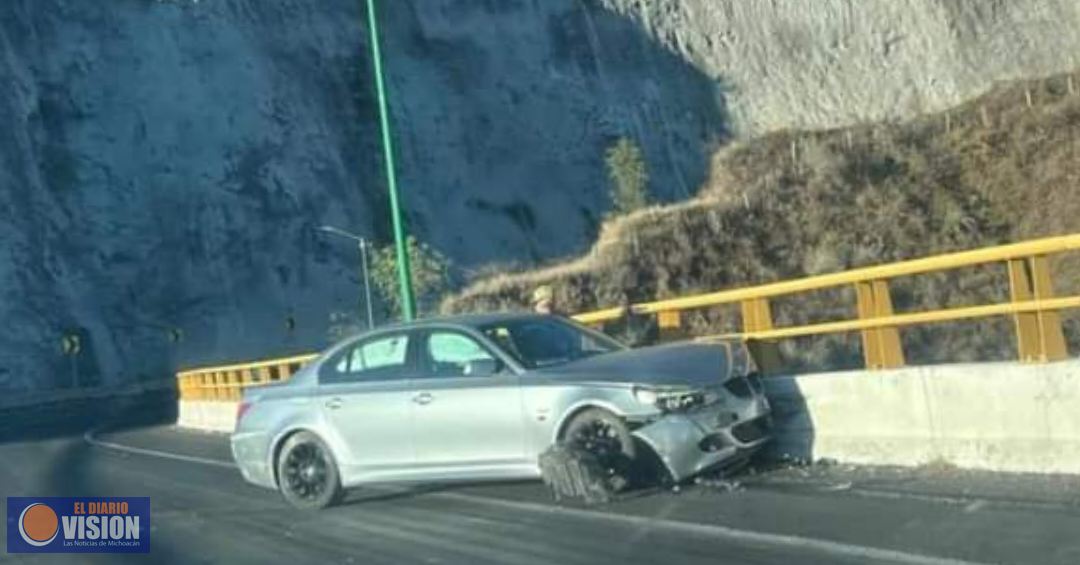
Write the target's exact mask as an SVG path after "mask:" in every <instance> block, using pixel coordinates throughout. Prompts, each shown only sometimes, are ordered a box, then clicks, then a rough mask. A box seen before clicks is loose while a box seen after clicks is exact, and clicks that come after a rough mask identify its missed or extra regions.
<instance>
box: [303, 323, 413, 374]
mask: <svg viewBox="0 0 1080 565" xmlns="http://www.w3.org/2000/svg"><path fill="white" fill-rule="evenodd" d="M408 352H409V336H408V335H405V334H394V335H388V336H381V337H376V338H373V339H370V340H366V341H363V342H360V343H357V344H355V345H353V346H352V347H348V348H346V349H345V350H344V351H343V352H342V353H341V354H339V356H338V357H337V358H336V359H334V360H332V361H331V362H330V363H329V364H328V365H327V366H326V367H324V368H323V370H322V371H321V373H320V375H319V376H320V377H321V378H320V380H321V381H322V382H330V383H341V382H353V381H356V382H362V381H365V380H387V379H395V378H404V377H406V376H408V370H407V369H408V364H409V362H408Z"/></svg>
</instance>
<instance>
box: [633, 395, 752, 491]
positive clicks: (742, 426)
mask: <svg viewBox="0 0 1080 565" xmlns="http://www.w3.org/2000/svg"><path fill="white" fill-rule="evenodd" d="M633 434H634V435H635V436H636V437H638V438H639V439H641V440H642V441H644V442H645V443H646V444H648V445H649V447H651V448H652V449H653V451H654V452H655V453H656V455H657V456H658V457H659V458H660V460H661V461H663V463H664V465H665V466H666V467H667V469H668V471H669V472H670V473H671V476H672V478H674V479H675V480H676V481H682V480H684V479H687V478H690V477H692V476H694V475H696V474H698V473H701V472H703V471H706V470H708V469H710V468H713V467H718V466H730V465H735V464H737V463H739V462H741V461H744V460H745V459H747V458H749V457H750V456H751V455H752V454H753V453H754V452H755V451H757V450H758V449H759V448H760V447H761V446H762V445H764V444H765V443H766V442H768V441H769V439H770V438H771V437H772V436H771V434H772V420H771V417H770V409H769V402H768V401H767V400H766V399H765V397H764V395H761V394H760V393H758V394H754V395H752V396H750V397H749V398H737V397H733V396H728V397H725V398H722V399H721V400H719V401H717V402H715V403H713V404H710V405H708V406H703V407H700V408H697V409H695V410H692V411H688V412H683V413H670V414H665V415H663V416H661V417H660V418H658V419H656V420H652V421H649V422H645V423H643V424H642V425H641V426H640V427H638V428H636V429H634V430H633Z"/></svg>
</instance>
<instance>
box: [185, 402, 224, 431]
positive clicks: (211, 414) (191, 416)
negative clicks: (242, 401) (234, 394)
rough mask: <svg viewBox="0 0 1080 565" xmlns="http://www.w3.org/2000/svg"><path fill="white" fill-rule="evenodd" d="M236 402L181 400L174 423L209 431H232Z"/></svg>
mask: <svg viewBox="0 0 1080 565" xmlns="http://www.w3.org/2000/svg"><path fill="white" fill-rule="evenodd" d="M236 405H237V403H236V402H220V401H209V400H181V401H180V405H179V406H178V407H177V410H178V413H177V417H176V425H177V426H180V427H182V428H192V429H196V430H205V431H210V432H225V433H232V431H233V428H234V427H235V426H236Z"/></svg>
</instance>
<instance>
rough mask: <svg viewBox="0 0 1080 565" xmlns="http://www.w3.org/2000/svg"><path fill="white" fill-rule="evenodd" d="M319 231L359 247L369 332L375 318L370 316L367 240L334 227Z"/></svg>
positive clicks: (321, 227)
mask: <svg viewBox="0 0 1080 565" xmlns="http://www.w3.org/2000/svg"><path fill="white" fill-rule="evenodd" d="M319 231H321V232H325V233H330V234H334V235H338V236H341V237H345V238H348V239H351V240H353V241H355V242H356V243H357V244H358V245H359V246H360V269H361V271H360V272H361V274H362V275H363V277H364V304H365V305H366V306H367V327H368V329H369V330H370V329H372V328H374V327H375V317H374V316H372V314H371V283H370V281H369V280H368V265H367V249H368V246H369V245H370V244H369V243H368V240H366V239H364V238H363V237H361V236H359V235H356V234H354V233H349V232H347V231H345V230H343V229H340V228H335V227H334V226H319Z"/></svg>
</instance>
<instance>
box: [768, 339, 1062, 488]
mask: <svg viewBox="0 0 1080 565" xmlns="http://www.w3.org/2000/svg"><path fill="white" fill-rule="evenodd" d="M766 391H767V393H768V395H769V397H770V399H771V401H772V403H773V409H774V412H775V419H776V424H777V438H776V442H775V444H774V446H773V448H772V453H773V454H782V453H788V454H791V455H795V456H800V457H807V458H812V459H818V458H829V459H835V460H837V461H842V462H850V463H866V464H894V465H920V464H925V463H931V462H946V463H951V464H954V465H956V466H959V467H965V468H975V469H987V470H994V471H1010V472H1033V473H1080V361H1076V360H1070V361H1065V362H1060V363H1050V364H1038V365H1036V364H1019V363H981V364H964V365H931V366H925V367H911V368H904V369H896V370H890V371H875V372H871V371H852V372H843V373H827V374H815V375H804V376H795V377H774V378H770V379H767V380H766Z"/></svg>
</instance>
